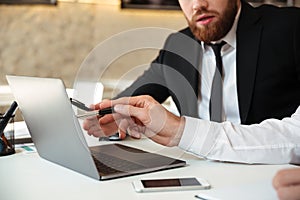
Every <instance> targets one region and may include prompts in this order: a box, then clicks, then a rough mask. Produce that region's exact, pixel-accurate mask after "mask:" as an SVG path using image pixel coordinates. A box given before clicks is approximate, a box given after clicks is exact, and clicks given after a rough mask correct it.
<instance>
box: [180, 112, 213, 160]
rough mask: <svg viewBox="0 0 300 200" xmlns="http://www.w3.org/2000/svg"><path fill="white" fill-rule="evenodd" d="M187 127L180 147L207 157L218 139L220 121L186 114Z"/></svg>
mask: <svg viewBox="0 0 300 200" xmlns="http://www.w3.org/2000/svg"><path fill="white" fill-rule="evenodd" d="M184 118H185V127H184V130H183V134H182V137H181V140H180V142H179V145H178V146H179V147H180V148H181V149H183V150H185V151H188V152H191V153H194V154H197V155H199V156H201V157H207V155H208V154H209V152H210V151H211V150H212V148H213V146H214V144H215V143H216V141H217V137H218V135H219V134H217V133H218V129H219V127H218V125H219V124H218V123H215V122H210V121H206V120H202V119H198V118H192V117H188V116H184Z"/></svg>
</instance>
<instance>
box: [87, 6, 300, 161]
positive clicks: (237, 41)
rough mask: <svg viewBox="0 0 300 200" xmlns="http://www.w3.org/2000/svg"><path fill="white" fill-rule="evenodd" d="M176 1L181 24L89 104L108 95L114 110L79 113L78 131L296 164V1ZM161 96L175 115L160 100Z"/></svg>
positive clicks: (299, 79) (299, 16)
mask: <svg viewBox="0 0 300 200" xmlns="http://www.w3.org/2000/svg"><path fill="white" fill-rule="evenodd" d="M179 3H180V6H181V8H182V11H183V13H184V15H185V17H186V19H187V22H188V25H189V27H188V28H186V29H184V30H181V31H179V32H177V33H174V34H171V35H170V36H169V37H168V38H167V40H166V43H165V45H164V48H163V49H162V50H161V51H160V53H159V55H158V57H157V58H156V59H155V60H154V61H153V62H152V64H151V66H150V68H149V69H148V70H147V71H145V72H144V74H143V75H142V76H140V77H139V78H138V79H137V80H136V81H135V82H134V83H133V84H132V85H131V86H130V87H129V88H127V89H126V90H125V91H123V92H121V93H120V94H119V95H118V96H117V97H116V98H118V97H123V98H121V99H119V100H118V99H117V100H114V101H105V102H101V103H99V104H96V105H95V109H100V108H105V107H108V106H111V105H117V106H116V109H115V111H116V112H117V113H118V115H116V114H114V116H113V115H107V116H104V117H101V118H99V119H96V118H95V119H94V120H93V119H88V120H85V122H84V128H85V129H86V130H87V131H88V134H90V135H94V136H96V137H100V136H109V135H111V134H113V133H114V132H115V131H117V130H119V134H120V136H121V138H123V137H124V135H125V133H126V131H127V132H128V133H129V134H131V135H132V136H133V137H136V138H139V137H141V134H145V135H146V136H148V137H150V139H152V140H154V141H155V142H158V143H160V144H163V145H166V146H179V147H180V148H182V149H183V150H186V151H189V152H192V153H194V154H195V155H198V156H200V157H203V158H207V159H212V160H224V161H231V162H244V163H269V164H274V163H276V164H279V163H298V164H299V163H300V153H299V152H300V135H299V133H300V132H299V131H300V107H299V105H300V9H299V8H295V7H294V8H292V7H290V8H283V7H281V8H279V7H275V6H272V5H262V6H260V7H256V8H254V7H252V6H251V5H250V4H249V3H247V2H246V1H244V0H179ZM216 46H218V51H216V50H215V49H216V48H215V47H216ZM217 72H218V73H217ZM218 74H219V75H218ZM217 75H218V76H219V78H216V77H217ZM215 78H216V79H215ZM215 80H218V81H216V82H220V80H221V87H220V86H219V87H215V86H216V85H217V84H215V83H216V82H215ZM219 85H220V84H219ZM215 88H217V89H215ZM220 88H221V90H220ZM216 91H217V92H216ZM219 91H221V93H219ZM214 94H218V95H219V96H217V98H216V96H215V95H214ZM139 95H147V96H139ZM131 96H135V97H131ZM136 96H139V97H136ZM149 96H151V97H149ZM170 96H171V97H172V99H173V100H174V102H175V104H176V106H177V108H178V110H179V113H180V116H175V115H173V114H172V113H169V112H167V111H165V110H164V109H163V108H162V106H161V105H160V103H163V102H164V101H165V100H166V99H167V98H168V97H170ZM124 97H129V98H125V99H124ZM213 99H214V100H215V99H217V100H218V101H212V100H213ZM118 104H120V105H118ZM124 104H126V106H127V107H125V108H126V109H127V112H125V111H124V110H122V109H120V106H121V105H124ZM128 106H129V107H128ZM298 107H299V108H298ZM129 108H130V109H129ZM215 108H217V109H216V110H219V111H215ZM297 108H298V110H297ZM128 109H129V110H128ZM132 110H135V112H132ZM212 110H214V111H212ZM216 113H217V115H218V116H217V117H218V120H215V119H213V117H212V116H214V115H215V114H216ZM131 119H134V120H131ZM130 120H131V121H130ZM214 121H217V123H216V122H214Z"/></svg>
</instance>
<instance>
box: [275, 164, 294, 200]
mask: <svg viewBox="0 0 300 200" xmlns="http://www.w3.org/2000/svg"><path fill="white" fill-rule="evenodd" d="M273 186H274V188H275V189H276V191H277V195H278V198H279V199H280V200H296V199H300V168H293V169H284V170H280V171H278V172H277V174H276V175H275V177H274V179H273Z"/></svg>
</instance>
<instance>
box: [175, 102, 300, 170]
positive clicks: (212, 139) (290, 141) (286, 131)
mask: <svg viewBox="0 0 300 200" xmlns="http://www.w3.org/2000/svg"><path fill="white" fill-rule="evenodd" d="M185 119H186V124H185V128H184V132H183V135H182V138H181V140H180V143H179V145H178V146H179V147H180V148H182V149H183V150H186V151H188V152H191V153H193V154H196V155H198V156H200V157H203V158H206V159H211V160H220V161H229V162H241V163H250V164H251V163H263V164H283V163H294V164H300V106H299V107H298V109H297V110H296V112H295V113H294V114H293V115H292V116H291V117H287V118H284V119H282V120H277V119H267V120H264V121H263V122H261V123H260V124H252V125H238V124H232V123H230V122H223V123H216V122H210V121H206V120H201V119H197V118H191V117H187V116H185Z"/></svg>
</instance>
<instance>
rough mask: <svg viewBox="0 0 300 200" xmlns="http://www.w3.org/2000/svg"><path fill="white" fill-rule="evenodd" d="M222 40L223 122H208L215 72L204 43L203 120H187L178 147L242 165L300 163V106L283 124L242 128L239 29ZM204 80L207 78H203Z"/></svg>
mask: <svg viewBox="0 0 300 200" xmlns="http://www.w3.org/2000/svg"><path fill="white" fill-rule="evenodd" d="M239 15H240V9H239V12H238V14H237V16H236V19H235V22H234V24H233V27H232V28H231V30H230V32H229V33H228V34H227V35H226V36H225V37H224V38H223V39H222V40H224V41H225V42H226V43H227V44H226V45H224V46H223V48H222V50H221V55H222V61H223V72H224V74H223V78H224V80H223V119H224V121H225V122H223V123H216V122H211V121H209V119H210V116H209V101H210V90H211V85H212V80H213V75H214V71H215V67H213V66H216V65H215V57H214V53H213V51H212V49H211V47H209V46H207V45H205V44H203V43H202V54H201V55H200V57H201V58H202V59H201V61H202V62H201V63H200V69H199V70H200V74H201V77H200V79H199V80H200V86H199V99H198V109H199V110H198V113H199V117H200V119H196V118H191V117H187V116H185V120H186V124H185V128H184V132H183V135H182V138H181V140H180V143H179V147H180V148H182V149H184V150H186V151H188V152H191V153H194V154H196V155H198V156H201V157H204V158H207V159H212V160H222V161H231V162H242V163H268V164H281V163H298V164H299V163H300V106H299V107H298V109H297V111H296V112H295V113H294V114H293V115H292V116H291V117H288V118H285V119H283V120H276V119H268V120H265V121H263V122H261V123H260V124H253V125H249V126H247V125H241V124H240V114H239V108H238V96H237V83H236V26H237V22H238V18H239ZM203 77H205V78H203Z"/></svg>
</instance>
